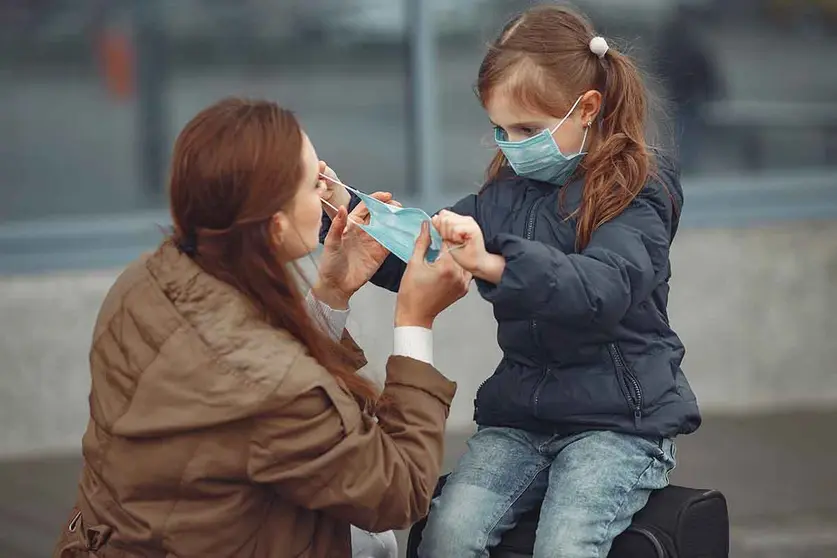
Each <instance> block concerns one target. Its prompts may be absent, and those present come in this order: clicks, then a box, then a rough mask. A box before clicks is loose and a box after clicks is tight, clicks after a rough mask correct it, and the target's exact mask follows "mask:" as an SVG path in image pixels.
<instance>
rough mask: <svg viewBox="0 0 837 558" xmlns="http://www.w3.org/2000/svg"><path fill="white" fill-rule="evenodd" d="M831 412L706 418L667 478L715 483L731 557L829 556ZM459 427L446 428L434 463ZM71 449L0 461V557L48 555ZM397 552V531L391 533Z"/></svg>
mask: <svg viewBox="0 0 837 558" xmlns="http://www.w3.org/2000/svg"><path fill="white" fill-rule="evenodd" d="M835 429H837V409H835V410H832V411H821V412H798V413H784V414H763V415H757V416H747V417H736V416H732V415H710V416H708V417H706V418H705V422H704V425H703V426H702V427H701V428H700V429H699V430H698V432H697V433H695V434H693V435H690V436H686V437H683V438H681V439H680V440H679V441H678V448H677V458H678V466H677V468H676V470H675V471H674V473H673V475H672V482H673V483H676V484H682V485H688V486H694V487H702V488H717V489H719V490H721V491H723V492H724V494H725V495H726V497H727V499H728V502H729V509H730V517H731V521H732V543H733V544H732V553H731V557H732V558H834V557H835V556H837V486H836V485H835V484H834V482H833V472H834V471H837V446H835V444H833V439H834V431H835ZM467 436H468V432H464V431H455V432H449V433H448V435H447V438H446V444H447V447H446V452H445V459H444V465H443V469H444V470H445V471H448V470H450V469H451V468H452V467H453V466H454V464H455V463H456V460H457V459H458V458H459V456H460V455H461V454H462V452H463V451H464V448H465V444H464V442H465V440H466V438H467ZM80 465H81V460H80V457H79V456H78V455H73V454H67V455H58V456H50V457H32V458H27V459H20V460H16V461H7V462H0V494H2V495H3V497H2V498H0V558H42V557H47V556H49V553H50V551H51V548H52V544H53V542H54V540H55V537H56V534H57V532H58V529H60V528H61V525H62V523H63V522H64V521H65V520H66V515H67V513H68V509H69V507H70V506H71V505H72V502H73V499H74V494H75V487H76V481H77V477H78V473H79V470H80ZM398 537H399V540H400V544H401V548H402V549H403V548H404V547H405V541H406V534H405V533H399V534H398Z"/></svg>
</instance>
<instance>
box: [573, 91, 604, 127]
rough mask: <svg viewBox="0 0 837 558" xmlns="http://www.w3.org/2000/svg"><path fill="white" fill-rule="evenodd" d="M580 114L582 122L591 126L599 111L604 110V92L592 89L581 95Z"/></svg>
mask: <svg viewBox="0 0 837 558" xmlns="http://www.w3.org/2000/svg"><path fill="white" fill-rule="evenodd" d="M578 106H579V111H580V112H579V114H580V115H581V122H582V123H584V125H585V126H590V125H591V124H592V123H593V122H594V121H595V120H596V118H598V116H599V111H601V110H602V94H601V93H599V92H598V91H596V90H595V89H591V90H590V91H588V92H587V93H585V94H584V95H582V96H581V102H580V103H578Z"/></svg>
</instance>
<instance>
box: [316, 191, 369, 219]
mask: <svg viewBox="0 0 837 558" xmlns="http://www.w3.org/2000/svg"><path fill="white" fill-rule="evenodd" d="M320 201H321V202H323V203H324V204H325V205H327V206H328V207H329V208H331V210H332V211H334V213H335V214H336V213H337V212H338V211H340V210H339V209H337V208H336V207H334V205H332V204H330V203H329V202H327V201H325V200H324V199H323V198H320ZM347 217H348V219H349V223H354V224H355V225H362V224H363V223H361V222H360V221H356V220H354V219H353V218H352V216H351V215H347Z"/></svg>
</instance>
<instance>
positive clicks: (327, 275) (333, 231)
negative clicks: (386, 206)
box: [314, 192, 397, 310]
mask: <svg viewBox="0 0 837 558" xmlns="http://www.w3.org/2000/svg"><path fill="white" fill-rule="evenodd" d="M372 197H373V198H375V199H377V200H380V201H382V202H384V203H397V202H393V201H392V194H390V193H388V192H375V193H374V194H372ZM357 223H364V224H368V223H369V210H368V209H366V205H365V204H363V203H360V204H358V206H357V207H355V209H354V210H353V211H352V212H351V213H349V214H347V213H346V208H345V207H340V208H339V210H338V212H337V213H336V214H335V216H334V218H333V220H332V222H331V228H330V229H329V230H328V235H326V238H325V242H324V243H323V246H324V249H323V255H322V258H320V266H319V267H320V270H319V271H320V276H319V280H318V281H317V284H316V285H315V287H314V296H315V297H317V298H318V299H319V300H321V301H322V302H324V303H326V304H328V305H329V306H330V307H332V308H334V309H335V310H338V309H345V308H347V307H348V304H349V299H350V298H351V296H352V295H353V294H354V293H355V292H356V291H357V290H358V289H359V288H361V287H362V286H363V285H364V284H366V282H367V281H369V279H370V278H371V277H372V276H373V275H374V274H375V272H376V271H378V268H379V267H381V264H382V263H383V262H384V260H385V259H386V257H387V256H388V255H389V251H388V250H387V249H386V248H384V247H383V246H381V245H380V244H379V243H378V241H377V240H375V239H374V238H372V237H371V236H369V235H368V234H367V233H366V231H364V230H363V229H361V228H360V227H358V226H357Z"/></svg>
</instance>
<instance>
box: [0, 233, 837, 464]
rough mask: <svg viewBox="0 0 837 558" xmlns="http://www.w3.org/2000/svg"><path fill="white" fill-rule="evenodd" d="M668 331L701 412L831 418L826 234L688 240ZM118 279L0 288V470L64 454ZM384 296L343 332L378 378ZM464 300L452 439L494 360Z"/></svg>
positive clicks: (28, 282)
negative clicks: (103, 305)
mask: <svg viewBox="0 0 837 558" xmlns="http://www.w3.org/2000/svg"><path fill="white" fill-rule="evenodd" d="M672 259H673V264H674V278H673V280H672V301H671V307H670V314H671V320H672V323H673V324H674V326H675V327H676V328H677V330H678V332H679V333H680V334H681V335H682V337H683V339H684V341H685V343H686V346H687V355H686V362H685V368H686V371H687V374H688V376H689V378H690V380H691V382H692V384H693V386H694V388H695V390H696V392H697V394H698V396H699V398H700V400H701V404H702V407H703V409H704V411H708V412H723V413H728V412H733V413H748V412H753V411H758V410H764V409H775V408H796V407H805V408H808V407H837V223H835V222H823V223H793V224H788V225H782V226H775V227H771V228H763V229H759V228H747V229H734V230H711V229H687V230H683V231H682V232H681V234H680V236H679V237H678V240H677V241H676V243H675V248H674V252H673V256H672ZM116 273H117V271H114V270H110V271H98V272H86V273H80V274H59V275H55V274H51V275H36V276H17V277H8V276H7V277H0V316H2V322H0V371H1V372H2V374H0V378H2V384H0V385H1V386H2V387H0V425H2V428H0V458H2V457H8V456H12V455H22V454H33V453H52V452H59V451H64V450H74V449H75V448H77V447H78V445H79V443H80V437H81V435H82V433H83V431H84V428H85V424H86V420H87V394H88V389H89V378H88V370H87V350H88V347H89V342H90V334H91V331H92V328H93V321H94V320H95V317H96V312H97V310H98V306H99V303H100V301H101V299H102V297H103V296H104V294H105V292H106V291H107V289H108V287H109V286H110V285H111V283H112V282H113V280H114V278H115V276H116ZM393 304H394V296H393V295H391V294H389V293H386V292H384V291H381V290H379V289H376V288H374V287H369V288H365V289H363V290H362V291H361V292H360V293H359V294H358V295H357V296H356V298H355V300H354V302H353V317H352V320H351V322H350V326H351V327H352V329H353V332H354V333H355V335H356V336H357V337H358V339H359V340H360V342H361V344H362V345H363V346H364V347H365V348H366V349H367V353H368V356H369V357H370V361H371V362H372V366H373V367H375V368H377V370H378V371H380V367H381V365H382V364H383V361H384V359H385V358H386V356H387V354H388V352H389V350H390V348H391V340H392V334H391V320H392V312H393ZM494 334H495V326H494V320H493V318H492V316H491V311H490V307H489V306H488V304H486V303H485V302H484V301H483V300H482V299H481V298H480V297H479V295H477V294H476V292H472V293H471V294H470V295H469V296H468V297H466V298H465V299H464V300H463V301H462V302H460V303H458V304H457V305H456V306H455V307H454V308H453V309H451V310H450V311H449V312H448V313H446V314H445V315H443V316H442V317H441V318H440V319H439V321H438V324H437V328H436V335H435V339H436V359H437V364H438V366H439V368H440V369H441V370H442V371H443V372H444V373H446V374H448V375H449V376H450V377H451V378H452V379H454V380H456V381H457V382H458V383H459V392H458V395H457V397H456V400H455V401H454V406H453V409H452V412H451V416H450V423H449V425H450V427H451V428H466V427H468V426H469V424H470V421H471V413H472V410H473V407H472V405H473V396H474V393H475V392H476V389H477V387H478V386H479V384H480V382H481V381H482V380H483V379H484V378H485V377H486V376H488V375H489V374H490V373H491V371H492V370H493V368H494V366H495V364H496V362H497V360H498V357H499V351H498V350H497V348H496V343H495V340H494Z"/></svg>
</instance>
